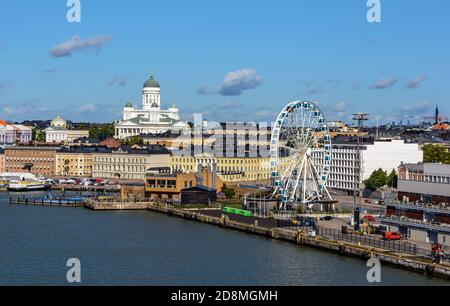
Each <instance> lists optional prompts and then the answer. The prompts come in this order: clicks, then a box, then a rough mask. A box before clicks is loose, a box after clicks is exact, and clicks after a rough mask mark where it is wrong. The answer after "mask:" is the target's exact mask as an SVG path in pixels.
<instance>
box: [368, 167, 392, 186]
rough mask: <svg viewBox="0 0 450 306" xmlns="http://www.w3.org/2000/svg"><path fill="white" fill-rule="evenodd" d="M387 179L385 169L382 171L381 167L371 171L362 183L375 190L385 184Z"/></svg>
mask: <svg viewBox="0 0 450 306" xmlns="http://www.w3.org/2000/svg"><path fill="white" fill-rule="evenodd" d="M387 180H388V176H387V173H386V171H383V169H381V168H380V169H378V170H376V171H374V172H373V173H372V175H371V176H370V177H369V179H367V180H366V181H365V182H364V185H365V186H366V187H367V188H369V189H371V190H374V191H375V190H377V189H379V188H381V187H383V186H386V184H387Z"/></svg>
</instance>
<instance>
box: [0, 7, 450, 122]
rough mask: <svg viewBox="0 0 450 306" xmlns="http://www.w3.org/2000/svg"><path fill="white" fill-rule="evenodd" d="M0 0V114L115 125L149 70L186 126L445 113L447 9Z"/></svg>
mask: <svg viewBox="0 0 450 306" xmlns="http://www.w3.org/2000/svg"><path fill="white" fill-rule="evenodd" d="M66 2H67V0H41V1H30V0H14V1H6V0H0V119H3V120H10V121H21V120H25V119H52V118H53V117H55V116H56V115H61V116H63V117H64V118H65V119H68V120H72V121H95V122H111V121H113V120H118V119H120V117H121V111H122V109H123V106H124V105H125V103H126V102H128V101H130V102H132V103H133V105H135V106H139V105H140V104H141V90H142V86H143V84H144V82H145V81H146V79H147V78H148V77H149V75H150V73H151V72H153V73H154V75H155V77H156V79H157V80H158V81H159V82H160V84H161V90H162V96H161V100H162V106H163V108H164V107H167V106H168V105H170V104H172V103H176V104H177V105H178V107H179V108H180V112H181V116H182V118H183V119H184V120H192V115H193V114H194V113H202V114H203V116H204V118H206V119H208V120H209V121H245V122H249V121H253V122H263V121H273V120H275V118H276V116H277V114H278V112H279V111H280V110H281V109H282V108H283V106H284V105H286V104H287V103H288V102H290V101H292V100H297V99H298V100H309V101H312V102H315V103H317V104H318V105H319V106H320V107H321V109H322V111H323V112H324V113H325V115H326V117H327V118H328V120H330V121H331V120H344V121H347V122H349V121H350V119H351V114H352V113H354V112H359V111H364V112H369V113H370V117H371V120H372V122H374V121H375V120H376V118H378V119H379V122H380V123H388V122H392V121H396V122H398V121H399V120H401V119H403V120H404V122H406V120H410V121H411V122H417V121H421V120H422V119H423V117H424V116H432V115H433V113H434V109H435V107H436V105H439V108H440V110H441V114H443V115H450V103H449V102H450V91H449V84H450V69H449V68H450V39H449V37H450V35H449V34H450V18H449V16H448V15H449V14H450V1H448V0H427V1H425V0H380V3H381V22H379V23H370V22H368V20H367V11H368V10H369V8H368V7H367V1H366V0H345V1H330V0H280V1H273V0H272V1H266V0H240V1H238V0H227V1H222V0H214V1H211V0H192V1H185V0H184V1H183V0H164V1H160V0H159V1H153V0H132V1H118V0H109V1H107V0H80V3H81V11H80V12H81V22H79V23H78V22H75V23H69V22H68V21H67V18H66V15H67V11H68V10H69V8H68V7H67V5H66V4H67V3H66Z"/></svg>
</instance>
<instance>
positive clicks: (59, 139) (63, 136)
mask: <svg viewBox="0 0 450 306" xmlns="http://www.w3.org/2000/svg"><path fill="white" fill-rule="evenodd" d="M83 137H89V131H87V130H70V129H69V128H68V125H67V122H66V120H64V119H63V118H61V117H60V116H57V117H56V118H55V119H53V120H52V121H51V123H50V126H49V127H48V128H46V129H45V141H46V142H48V143H66V142H68V143H71V142H73V141H75V140H76V139H78V138H83Z"/></svg>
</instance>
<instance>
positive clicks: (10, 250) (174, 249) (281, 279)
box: [0, 192, 450, 286]
mask: <svg viewBox="0 0 450 306" xmlns="http://www.w3.org/2000/svg"><path fill="white" fill-rule="evenodd" d="M11 195H12V194H9V193H6V192H3V193H0V285H70V284H69V283H68V282H67V280H66V273H67V271H68V270H69V268H68V267H67V266H66V262H67V260H68V259H70V258H77V259H79V260H80V262H81V281H82V285H200V286H201V285H232V286H237V285H275V286H283V285H294V286H297V285H370V284H368V282H367V279H366V274H367V272H368V270H369V268H367V267H366V263H365V262H364V261H362V260H359V259H355V258H349V257H344V256H340V255H337V254H334V253H330V252H326V251H321V250H317V249H312V248H309V247H300V246H296V245H293V244H290V243H286V242H281V241H277V240H271V239H266V238H263V237H259V236H254V235H250V234H245V233H241V232H236V231H232V230H227V229H222V228H218V227H214V226H210V225H206V224H201V223H196V222H192V221H187V220H183V219H179V218H174V217H168V216H166V215H160V214H156V213H152V212H148V211H130V212H110V211H108V212H96V211H91V210H87V209H85V208H82V207H70V208H63V207H40V206H26V205H10V204H9V197H10V196H11ZM13 196H21V195H18V194H14V195H13ZM27 196H36V197H44V196H45V193H35V194H27ZM381 277H382V283H381V285H450V282H448V281H445V280H440V279H436V278H430V277H426V276H423V275H421V274H416V273H413V272H409V271H405V270H401V269H397V268H393V267H389V266H383V267H382V269H381Z"/></svg>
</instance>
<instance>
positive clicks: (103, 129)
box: [89, 123, 115, 140]
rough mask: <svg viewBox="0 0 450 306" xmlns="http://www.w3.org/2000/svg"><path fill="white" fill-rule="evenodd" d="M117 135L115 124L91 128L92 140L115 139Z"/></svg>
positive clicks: (97, 125)
mask: <svg viewBox="0 0 450 306" xmlns="http://www.w3.org/2000/svg"><path fill="white" fill-rule="evenodd" d="M114 134H115V130H114V124H113V123H106V124H93V125H91V127H90V128H89V136H90V137H91V138H95V139H99V140H105V139H106V138H110V137H113V136H114Z"/></svg>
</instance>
